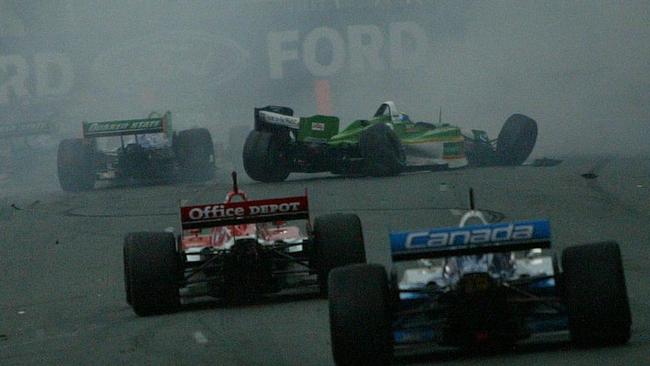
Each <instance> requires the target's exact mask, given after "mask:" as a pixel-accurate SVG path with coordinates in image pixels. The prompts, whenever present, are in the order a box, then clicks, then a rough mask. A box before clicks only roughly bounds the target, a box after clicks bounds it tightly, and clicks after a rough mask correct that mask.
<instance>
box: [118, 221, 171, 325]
mask: <svg viewBox="0 0 650 366" xmlns="http://www.w3.org/2000/svg"><path fill="white" fill-rule="evenodd" d="M124 256H125V258H124V264H125V267H124V270H125V278H124V279H125V281H126V282H125V289H126V291H127V302H130V304H131V306H132V307H133V310H134V311H135V313H136V314H138V315H140V316H148V315H154V314H162V313H168V312H172V311H175V310H177V309H178V307H179V306H180V295H179V287H180V281H181V279H182V274H183V272H182V264H181V258H180V255H179V254H178V252H177V251H176V239H175V238H174V234H172V233H166V232H163V233H150V232H137V233H129V234H128V235H127V236H126V237H125V238H124Z"/></svg>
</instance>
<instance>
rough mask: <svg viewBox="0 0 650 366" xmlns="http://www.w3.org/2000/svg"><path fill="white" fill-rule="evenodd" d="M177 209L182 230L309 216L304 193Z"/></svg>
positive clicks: (297, 218) (301, 218)
mask: <svg viewBox="0 0 650 366" xmlns="http://www.w3.org/2000/svg"><path fill="white" fill-rule="evenodd" d="M180 211H181V212H180V214H181V225H182V227H183V230H187V229H197V228H205V227H215V226H226V225H237V224H245V223H253V222H270V221H289V220H303V219H309V203H308V200H307V196H297V197H285V198H275V199H268V200H256V201H243V202H229V203H210V204H203V205H193V206H184V207H181V208H180Z"/></svg>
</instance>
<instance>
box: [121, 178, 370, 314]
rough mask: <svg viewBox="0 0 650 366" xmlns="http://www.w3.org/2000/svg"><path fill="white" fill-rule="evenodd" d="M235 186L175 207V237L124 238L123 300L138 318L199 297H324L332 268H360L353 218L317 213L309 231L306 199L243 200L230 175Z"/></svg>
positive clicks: (359, 231)
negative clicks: (212, 198)
mask: <svg viewBox="0 0 650 366" xmlns="http://www.w3.org/2000/svg"><path fill="white" fill-rule="evenodd" d="M233 181H234V183H233V190H232V191H231V192H229V193H228V195H227V196H226V199H225V201H223V202H219V203H207V204H199V205H189V206H181V207H180V221H181V229H182V230H181V233H180V234H179V235H177V236H175V235H174V234H173V233H171V232H159V233H152V232H137V233H130V234H128V235H126V237H125V239H124V246H123V250H124V253H123V254H124V281H125V288H126V298H127V302H128V303H129V304H130V305H131V306H132V307H133V310H134V311H135V313H136V314H137V315H140V316H146V315H151V314H158V313H165V312H171V311H174V310H177V309H178V308H179V307H180V305H181V304H187V303H192V302H194V301H201V300H204V299H205V300H208V299H216V300H218V301H222V302H225V303H231V304H232V303H234V304H237V303H241V302H250V301H255V300H256V299H260V298H261V297H264V296H267V295H274V294H280V293H282V292H284V293H287V292H291V291H294V293H295V292H296V291H310V290H315V291H317V292H318V293H320V294H326V293H327V276H328V274H329V272H330V270H331V269H333V268H336V267H339V266H344V265H349V264H354V263H365V262H366V256H365V249H364V243H363V233H362V228H361V221H360V220H359V217H358V216H356V215H353V214H330V215H323V216H319V217H317V218H316V219H315V220H314V223H313V226H312V224H311V222H310V217H309V201H308V197H307V194H305V195H304V196H294V197H283V198H272V199H265V200H249V199H248V196H247V194H246V193H245V192H244V191H242V190H240V189H239V188H238V187H237V180H236V175H233ZM288 222H302V223H304V224H305V225H304V227H300V226H295V225H289V223H288Z"/></svg>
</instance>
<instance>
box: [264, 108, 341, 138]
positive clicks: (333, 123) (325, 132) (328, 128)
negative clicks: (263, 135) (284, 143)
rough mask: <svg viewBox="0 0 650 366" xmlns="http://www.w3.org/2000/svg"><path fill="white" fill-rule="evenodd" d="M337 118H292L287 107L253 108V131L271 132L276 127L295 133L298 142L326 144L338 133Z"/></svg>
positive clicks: (316, 116) (321, 116)
mask: <svg viewBox="0 0 650 366" xmlns="http://www.w3.org/2000/svg"><path fill="white" fill-rule="evenodd" d="M339 123H340V120H339V119H338V117H333V116H323V115H315V116H311V117H294V116H293V110H292V109H291V108H288V107H279V106H267V107H264V108H255V130H257V131H262V130H271V131H273V130H274V129H277V128H278V127H284V128H288V129H290V130H293V131H295V136H296V139H297V140H298V141H305V142H326V141H327V140H329V138H330V137H332V136H334V135H336V134H337V133H338V132H339Z"/></svg>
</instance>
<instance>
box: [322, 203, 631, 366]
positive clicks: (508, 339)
mask: <svg viewBox="0 0 650 366" xmlns="http://www.w3.org/2000/svg"><path fill="white" fill-rule="evenodd" d="M472 218H473V219H479V220H480V221H481V224H480V225H469V226H468V225H465V224H466V223H467V221H468V220H469V219H472ZM390 244H391V253H392V258H393V261H395V262H402V263H401V265H405V264H407V262H406V261H413V262H412V263H414V264H415V265H413V264H411V265H410V266H409V269H406V270H405V271H404V272H403V273H400V272H401V271H398V270H397V268H398V267H397V266H394V269H393V270H392V271H391V272H390V273H391V275H390V276H388V275H387V273H386V270H385V269H384V268H383V267H382V266H379V265H374V264H372V265H369V264H361V265H353V266H347V267H343V268H339V269H335V270H333V271H332V272H331V274H330V277H329V288H330V292H329V306H330V329H331V337H332V350H333V353H334V359H335V361H336V363H337V364H339V365H381V364H388V363H390V362H391V359H392V358H393V354H394V351H395V350H404V349H408V348H412V347H413V346H415V345H427V344H433V345H442V346H450V347H462V348H492V347H494V346H500V347H502V346H510V345H512V344H514V343H515V342H517V341H520V340H523V339H526V338H528V337H530V336H531V335H534V334H543V333H554V332H558V331H566V330H568V331H569V332H568V333H569V334H570V337H571V339H572V340H573V342H575V343H577V344H580V345H587V346H606V345H618V344H623V343H626V342H627V341H628V339H629V338H630V326H631V314H630V307H629V302H628V296H627V290H626V285H625V278H624V274H623V265H622V262H621V254H620V250H619V246H618V244H616V243H614V242H600V243H593V244H587V245H580V246H572V247H569V248H566V249H565V250H564V251H563V252H562V269H561V270H560V267H559V263H558V262H557V261H556V258H555V256H553V255H551V254H544V252H543V251H542V249H548V248H550V246H551V241H550V226H549V223H548V221H546V220H529V221H517V222H511V223H497V224H488V223H487V222H486V220H485V219H484V217H483V215H482V213H481V212H480V211H474V210H472V211H469V212H468V213H466V214H465V215H464V216H463V218H462V219H461V223H460V227H452V228H434V229H427V230H416V231H406V232H393V233H391V234H390ZM516 253H521V255H517V254H516ZM418 349H422V348H421V347H418Z"/></svg>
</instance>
